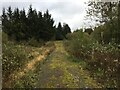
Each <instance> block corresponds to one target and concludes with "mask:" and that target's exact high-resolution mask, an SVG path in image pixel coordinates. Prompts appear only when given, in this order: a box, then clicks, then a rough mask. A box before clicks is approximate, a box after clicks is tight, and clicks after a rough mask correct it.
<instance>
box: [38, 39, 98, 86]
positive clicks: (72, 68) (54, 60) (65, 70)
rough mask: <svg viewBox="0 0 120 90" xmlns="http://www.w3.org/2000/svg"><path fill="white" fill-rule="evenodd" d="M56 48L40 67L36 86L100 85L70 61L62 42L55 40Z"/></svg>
mask: <svg viewBox="0 0 120 90" xmlns="http://www.w3.org/2000/svg"><path fill="white" fill-rule="evenodd" d="M55 46H56V49H55V51H54V52H53V53H52V54H51V55H50V57H49V59H48V60H47V62H46V63H45V64H44V65H43V66H42V67H40V70H41V71H40V72H39V77H38V78H39V79H38V83H37V86H36V87H37V88H98V87H100V86H99V85H98V84H97V82H96V81H94V80H93V79H92V78H91V77H90V76H89V74H88V72H87V71H84V70H83V69H82V67H81V66H80V65H79V64H78V63H75V62H72V61H70V59H71V58H70V56H69V54H68V53H67V52H66V51H65V49H64V47H63V43H62V42H60V41H57V42H55Z"/></svg>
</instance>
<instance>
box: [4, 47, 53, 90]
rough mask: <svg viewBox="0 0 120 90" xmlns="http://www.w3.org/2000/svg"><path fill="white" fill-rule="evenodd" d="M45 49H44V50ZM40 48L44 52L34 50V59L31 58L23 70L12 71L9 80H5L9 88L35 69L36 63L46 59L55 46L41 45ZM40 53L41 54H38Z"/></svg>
mask: <svg viewBox="0 0 120 90" xmlns="http://www.w3.org/2000/svg"><path fill="white" fill-rule="evenodd" d="M42 49H43V50H42ZM39 50H42V52H41V53H40V54H39V53H38V52H32V53H33V56H35V58H34V59H33V60H30V61H29V62H28V63H27V64H26V65H25V66H24V67H23V68H22V69H21V70H19V71H17V72H15V73H12V74H11V75H10V76H9V80H8V81H7V82H5V86H4V87H7V88H11V87H12V84H13V83H14V82H15V81H17V80H20V79H21V78H22V77H23V76H24V75H26V74H27V73H28V72H29V71H30V70H34V69H35V68H36V66H35V65H36V64H37V63H39V62H40V61H42V60H44V59H45V58H46V57H47V56H48V54H49V53H50V52H51V51H52V50H53V47H51V48H50V47H41V48H39ZM37 54H39V55H37Z"/></svg>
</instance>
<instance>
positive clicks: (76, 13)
mask: <svg viewBox="0 0 120 90" xmlns="http://www.w3.org/2000/svg"><path fill="white" fill-rule="evenodd" d="M30 4H32V6H33V8H35V9H36V10H37V11H43V12H44V11H46V10H47V9H48V10H49V11H50V13H51V14H52V17H53V18H54V20H55V21H56V23H58V22H66V23H68V24H69V23H70V24H71V26H72V27H71V28H73V29H75V28H76V27H77V26H78V27H80V26H81V25H82V24H83V23H82V21H81V20H80V21H79V20H77V21H75V20H76V19H75V20H72V18H74V17H78V18H80V17H81V15H83V14H84V11H85V5H84V3H76V2H75V1H72V2H69V1H64V2H58V1H56V2H45V1H42V2H4V3H2V7H5V8H7V7H8V6H11V7H12V8H15V7H18V8H19V9H23V8H25V9H26V10H27V9H28V8H29V5H30ZM0 9H1V8H0ZM1 10H2V9H1ZM1 10H0V11H1ZM68 21H69V22H68ZM73 21H74V22H73ZM75 22H76V23H78V24H77V25H76V23H75Z"/></svg>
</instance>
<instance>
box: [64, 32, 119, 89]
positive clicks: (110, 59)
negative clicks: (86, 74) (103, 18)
mask: <svg viewBox="0 0 120 90" xmlns="http://www.w3.org/2000/svg"><path fill="white" fill-rule="evenodd" d="M67 38H68V40H66V41H64V46H65V49H66V51H68V53H69V54H70V55H72V56H73V57H75V58H78V60H79V61H81V60H84V61H85V62H86V63H87V65H86V69H87V70H89V71H90V73H91V76H92V77H93V78H94V79H96V80H97V81H98V82H99V83H101V84H102V85H103V87H112V88H114V87H119V86H118V85H119V83H118V82H119V81H118V78H119V77H118V76H119V75H120V74H119V72H118V71H119V66H120V49H119V47H116V45H113V44H107V45H101V44H99V43H97V42H96V41H95V40H94V39H93V38H91V36H89V35H88V34H85V33H84V32H81V31H78V32H74V33H72V34H69V35H67ZM117 46H118V45H117Z"/></svg>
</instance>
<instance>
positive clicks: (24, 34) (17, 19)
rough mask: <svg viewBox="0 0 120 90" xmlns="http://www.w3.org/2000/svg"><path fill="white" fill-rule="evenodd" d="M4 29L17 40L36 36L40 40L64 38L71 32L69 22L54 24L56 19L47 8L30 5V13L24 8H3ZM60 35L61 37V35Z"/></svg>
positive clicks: (11, 37)
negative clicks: (44, 9) (61, 24)
mask: <svg viewBox="0 0 120 90" xmlns="http://www.w3.org/2000/svg"><path fill="white" fill-rule="evenodd" d="M2 30H3V32H5V33H7V35H8V36H9V38H10V39H14V40H16V41H22V40H26V41H27V40H30V39H32V38H34V39H35V40H37V41H39V40H41V39H43V40H45V41H47V40H55V39H58V38H61V36H62V38H61V39H64V38H65V37H66V34H67V33H70V32H71V30H70V27H69V26H68V24H65V25H63V27H62V26H60V25H58V27H57V28H56V26H55V25H54V20H53V18H52V17H51V14H49V11H48V10H47V11H46V12H45V13H42V12H40V11H38V12H37V11H36V9H33V8H32V6H31V5H30V7H29V9H28V13H26V11H25V10H24V9H23V10H19V9H18V8H15V9H14V10H12V9H11V7H8V9H7V10H6V9H5V8H3V13H2ZM59 36H60V37H59Z"/></svg>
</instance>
